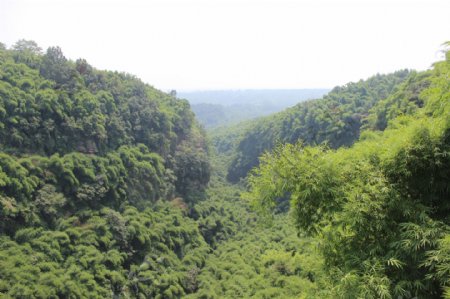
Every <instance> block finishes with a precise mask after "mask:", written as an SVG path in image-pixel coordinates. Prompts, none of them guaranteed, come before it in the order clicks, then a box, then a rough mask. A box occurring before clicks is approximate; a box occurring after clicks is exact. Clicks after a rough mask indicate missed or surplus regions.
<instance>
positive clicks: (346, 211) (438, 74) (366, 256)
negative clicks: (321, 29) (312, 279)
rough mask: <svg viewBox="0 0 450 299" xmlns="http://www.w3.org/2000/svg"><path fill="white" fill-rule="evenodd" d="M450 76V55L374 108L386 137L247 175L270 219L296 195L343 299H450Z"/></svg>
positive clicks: (300, 147) (295, 208)
mask: <svg viewBox="0 0 450 299" xmlns="http://www.w3.org/2000/svg"><path fill="white" fill-rule="evenodd" d="M449 75H450V52H447V59H446V61H443V62H439V63H436V64H435V65H434V68H433V70H431V71H428V72H425V73H422V74H413V76H411V77H409V79H408V80H407V81H406V83H405V84H403V85H401V87H400V88H399V90H397V92H395V93H393V94H392V95H391V96H390V97H388V98H387V99H386V100H384V101H381V102H379V103H378V104H377V105H376V106H375V107H374V109H373V110H372V113H373V115H372V116H371V117H370V118H369V119H370V120H371V122H369V125H368V127H372V128H374V129H382V128H384V127H385V124H387V129H386V130H385V131H384V132H377V131H371V130H368V131H365V132H363V134H362V136H361V141H359V142H358V143H356V144H355V145H354V146H353V147H351V148H341V149H338V150H333V149H330V148H327V147H324V146H319V147H310V146H306V145H305V144H302V143H297V144H296V145H291V144H287V145H280V146H278V147H277V148H276V150H275V151H274V152H272V153H266V154H265V155H264V156H263V157H262V158H261V165H260V167H259V169H256V170H255V171H254V172H253V173H252V174H251V176H250V177H249V184H250V189H251V191H250V192H249V193H247V195H246V196H247V197H248V198H249V199H251V201H252V202H253V204H254V206H255V207H257V208H258V209H260V210H261V211H263V212H264V213H266V214H270V212H271V210H273V209H274V208H275V207H276V204H277V199H279V198H285V197H286V196H287V197H289V199H290V206H291V213H292V215H293V218H294V220H295V224H296V227H297V229H298V230H299V231H301V232H304V233H306V234H308V235H310V236H315V237H316V238H317V239H318V240H320V251H321V254H322V256H323V260H324V263H325V270H326V271H327V272H328V273H329V275H330V278H331V279H332V283H333V285H334V288H333V292H334V293H335V296H339V297H345V298H397V297H399V298H404V297H406V298H411V297H418V298H442V297H445V298H450V244H449V238H450V218H449V215H450V201H449V199H450V80H449ZM411 94H412V95H413V96H412V97H410V96H411ZM411 103H412V104H411ZM400 115H402V116H400ZM395 116H398V117H395ZM385 122H386V123H385Z"/></svg>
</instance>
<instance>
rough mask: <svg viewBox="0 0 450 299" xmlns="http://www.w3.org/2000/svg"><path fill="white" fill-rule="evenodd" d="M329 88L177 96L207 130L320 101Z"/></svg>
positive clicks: (232, 91)
mask: <svg viewBox="0 0 450 299" xmlns="http://www.w3.org/2000/svg"><path fill="white" fill-rule="evenodd" d="M327 92H329V89H243V90H204V91H191V92H180V93H178V97H179V98H184V99H187V100H188V101H189V102H190V104H191V106H192V110H193V111H194V113H195V114H196V116H197V118H198V120H199V121H200V123H201V124H203V125H204V126H205V127H206V128H214V127H218V126H223V125H231V124H234V123H238V122H240V121H244V120H248V119H252V118H257V117H260V116H265V115H269V114H272V113H276V112H279V111H281V110H283V109H286V108H288V107H292V106H294V105H296V104H298V103H299V102H302V101H305V100H310V99H317V98H321V97H322V96H323V95H324V94H326V93H327Z"/></svg>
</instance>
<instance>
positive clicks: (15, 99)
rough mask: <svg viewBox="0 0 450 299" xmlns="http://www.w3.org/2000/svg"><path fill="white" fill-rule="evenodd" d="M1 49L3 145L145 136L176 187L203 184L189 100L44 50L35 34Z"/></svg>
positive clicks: (105, 149)
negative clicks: (9, 47) (6, 48)
mask: <svg viewBox="0 0 450 299" xmlns="http://www.w3.org/2000/svg"><path fill="white" fill-rule="evenodd" d="M1 57H2V59H0V128H1V130H0V143H1V146H0V148H1V150H2V151H4V152H7V153H10V154H13V155H28V154H39V155H45V156H51V155H54V154H59V155H61V156H62V155H65V154H68V153H70V152H74V151H76V152H81V153H85V154H96V155H99V156H106V155H108V153H112V152H115V151H118V150H119V148H120V147H121V146H129V147H135V146H138V145H139V144H143V145H144V146H145V147H146V148H147V151H148V152H154V153H157V154H158V155H160V156H161V157H162V158H163V159H164V160H163V161H162V164H164V167H165V168H168V169H171V170H172V172H173V173H175V176H177V177H176V178H175V180H174V181H173V184H174V185H175V189H176V192H177V193H178V195H181V196H183V197H190V196H191V194H190V193H192V192H193V190H196V191H199V192H200V193H201V192H202V191H203V189H204V187H205V186H206V183H207V182H208V180H209V164H208V156H207V155H208V149H207V146H206V142H205V140H204V139H205V138H204V133H203V132H202V131H201V130H200V129H199V128H198V125H197V123H196V122H195V119H194V114H193V113H192V111H191V110H190V107H189V104H188V103H187V101H185V100H178V99H176V98H174V97H172V96H171V95H169V94H165V93H163V92H160V91H158V90H156V89H154V88H152V87H151V86H148V85H146V84H144V83H143V82H141V81H140V80H139V79H137V78H135V77H133V76H131V75H127V74H123V73H117V72H107V71H98V70H96V69H94V68H93V67H92V66H90V65H89V64H88V63H87V62H86V61H85V60H82V59H79V60H77V61H76V62H72V61H70V60H68V59H66V58H65V57H64V54H63V53H62V51H61V49H60V48H58V47H51V48H49V49H48V50H47V52H46V53H45V54H42V53H41V50H40V48H39V47H38V46H37V45H36V43H35V42H32V41H26V40H21V41H19V42H17V44H16V45H15V46H14V47H13V49H12V50H2V56H1ZM181 169H182V170H181ZM158 175H159V174H158ZM160 179H161V178H160ZM152 180H153V181H154V178H152ZM91 193H92V192H91ZM94 193H95V192H94ZM151 193H152V194H154V193H155V190H152V192H151Z"/></svg>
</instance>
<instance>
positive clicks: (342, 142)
mask: <svg viewBox="0 0 450 299" xmlns="http://www.w3.org/2000/svg"><path fill="white" fill-rule="evenodd" d="M409 73H410V72H409V71H407V70H403V71H398V72H396V73H393V74H390V75H376V76H374V77H371V78H369V79H367V80H365V81H363V80H361V81H359V82H355V83H348V84H346V85H345V86H342V87H335V88H334V89H333V90H332V91H331V92H329V93H328V94H327V95H325V96H324V97H323V98H322V99H319V100H313V101H307V102H304V103H300V104H298V105H296V106H295V107H293V108H289V109H287V110H285V111H283V112H280V113H277V114H275V115H271V116H268V117H264V118H261V119H259V120H257V121H255V122H254V124H253V126H252V127H251V128H250V129H248V130H247V131H246V132H245V134H244V135H243V137H242V138H241V139H240V140H239V143H238V145H237V148H236V156H235V157H234V159H233V161H232V163H231V165H230V167H229V171H228V178H229V180H230V181H232V182H236V181H238V180H239V179H240V178H243V177H245V176H246V174H247V173H248V171H249V170H250V169H251V168H253V167H255V166H257V165H258V157H259V156H260V155H261V154H262V153H263V152H264V151H266V150H270V149H272V148H273V147H274V146H275V145H276V144H277V142H281V143H295V142H296V141H298V140H302V141H303V142H305V143H306V144H311V145H315V144H322V143H326V144H328V145H329V146H330V147H332V148H337V147H341V146H349V145H351V144H353V143H354V142H355V141H356V140H357V139H358V137H359V133H360V129H361V126H362V125H363V122H364V119H365V118H366V117H367V116H368V114H369V111H370V109H371V108H372V107H373V106H374V105H375V104H376V103H377V102H379V101H380V100H382V99H385V98H387V97H389V95H391V94H392V93H394V92H395V91H396V90H397V88H398V85H399V84H400V83H401V82H403V81H404V80H405V79H406V78H407V77H408V75H409Z"/></svg>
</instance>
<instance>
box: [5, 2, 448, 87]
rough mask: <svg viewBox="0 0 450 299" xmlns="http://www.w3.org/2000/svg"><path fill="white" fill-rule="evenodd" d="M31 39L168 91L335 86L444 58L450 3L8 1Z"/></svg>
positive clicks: (16, 26) (9, 16)
mask: <svg viewBox="0 0 450 299" xmlns="http://www.w3.org/2000/svg"><path fill="white" fill-rule="evenodd" d="M21 38H25V39H32V40H34V41H36V42H37V43H38V44H39V45H40V46H41V47H42V48H44V49H46V48H47V47H49V46H56V45H57V46H60V47H61V48H62V50H63V52H64V54H65V55H66V57H68V58H70V59H73V60H75V59H77V58H80V57H81V58H85V59H86V60H88V62H89V63H90V64H92V65H93V66H94V67H96V68H99V69H109V70H118V71H125V72H128V73H132V74H134V75H136V76H138V77H140V78H141V79H142V80H143V81H145V82H147V83H149V84H151V85H153V86H155V87H157V88H159V89H162V90H166V91H167V90H170V89H177V90H191V89H246V88H314V87H333V86H336V85H342V84H345V83H346V82H349V81H355V80H359V79H361V78H367V77H369V76H371V75H373V74H375V73H377V72H378V73H386V72H391V71H395V70H398V69H402V68H413V69H419V70H422V69H426V68H428V67H429V66H430V65H431V64H432V62H434V61H436V60H439V59H440V58H441V56H442V55H441V53H440V50H441V46H440V45H441V44H442V43H443V42H445V41H447V40H450V1H449V0H421V1H415V0H381V1H380V0H378V1H375V0H373V1H371V0H368V1H364V0H358V1H356V0H355V1H342V0H334V1H331V0H328V1H322V0H311V1H303V0H298V1H286V0H273V1H265V0H239V1H237V0H226V1H225V0H205V1H194V0H192V1H191V0H184V1H181V0H180V1H175V0H164V1H153V0H142V1H139V0H123V1H118V0H116V1H114V0H0V42H3V43H5V44H6V45H7V46H11V45H12V44H14V43H15V42H16V41H17V40H18V39H21Z"/></svg>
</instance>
